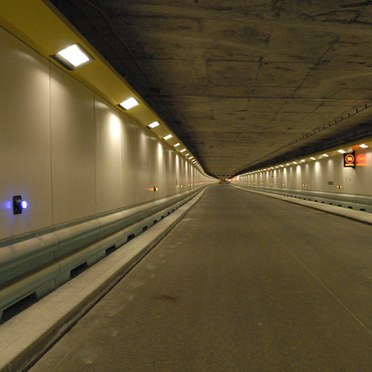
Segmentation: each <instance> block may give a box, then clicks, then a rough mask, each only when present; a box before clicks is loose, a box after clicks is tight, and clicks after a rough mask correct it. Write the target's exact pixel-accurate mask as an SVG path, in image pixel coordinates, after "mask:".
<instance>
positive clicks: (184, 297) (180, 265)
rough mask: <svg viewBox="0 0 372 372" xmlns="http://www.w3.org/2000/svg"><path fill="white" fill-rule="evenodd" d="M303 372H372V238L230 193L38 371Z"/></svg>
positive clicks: (145, 265)
mask: <svg viewBox="0 0 372 372" xmlns="http://www.w3.org/2000/svg"><path fill="white" fill-rule="evenodd" d="M124 249H125V248H124ZM292 370H293V371H347V372H350V371H372V228H371V226H368V225H365V224H361V223H358V222H354V221H351V220H348V219H345V218H341V217H338V216H335V215H331V214H327V213H324V212H320V211H317V210H313V209H310V208H305V207H302V206H298V205H294V204H291V203H286V202H283V201H280V200H276V199H272V198H269V197H265V196H261V195H257V194H253V193H249V192H245V191H242V190H239V189H235V188H233V187H232V186H229V185H216V186H213V187H210V188H208V189H207V190H206V192H205V194H204V196H203V197H202V198H201V200H200V201H199V202H198V203H197V204H196V205H195V206H194V207H193V208H192V209H191V210H190V211H189V213H188V214H187V215H186V217H185V218H184V219H183V220H182V221H181V222H180V223H179V224H178V225H177V226H176V228H175V229H174V230H173V231H171V232H170V233H169V234H168V235H167V236H166V237H165V238H164V239H163V240H162V241H161V242H160V244H159V245H158V246H157V247H155V248H154V250H153V251H152V252H150V253H149V254H148V255H147V256H146V257H145V258H144V259H143V260H142V261H141V262H140V263H139V264H138V265H137V266H136V267H135V268H134V269H133V270H132V271H131V272H130V273H129V274H128V275H127V276H126V277H125V278H124V279H123V280H122V281H121V282H120V283H119V284H118V285H117V286H116V287H115V288H114V289H113V290H112V291H111V292H110V293H109V294H108V295H106V297H105V298H104V299H103V300H102V301H101V302H100V303H98V304H97V305H96V306H95V307H94V308H93V309H92V310H91V311H90V312H89V313H88V314H87V315H86V316H85V317H84V318H83V319H82V320H81V321H80V322H79V323H78V324H77V325H76V326H75V327H73V328H72V329H71V330H70V331H69V332H68V333H67V334H66V335H65V336H64V338H63V339H61V340H60V342H58V343H57V344H56V345H55V346H54V347H53V348H52V349H51V350H50V351H49V352H48V353H47V354H46V355H45V356H44V357H43V358H42V359H41V360H40V361H39V362H37V364H36V365H35V366H34V367H33V368H32V369H31V371H33V372H36V371H69V372H73V371H292Z"/></svg>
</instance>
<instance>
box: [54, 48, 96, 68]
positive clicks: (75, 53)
mask: <svg viewBox="0 0 372 372" xmlns="http://www.w3.org/2000/svg"><path fill="white" fill-rule="evenodd" d="M53 58H54V59H56V60H57V61H58V62H60V63H62V65H64V66H65V67H67V68H68V69H70V70H75V69H77V68H79V67H82V66H84V65H86V64H88V63H89V62H92V61H93V57H92V56H90V55H89V53H88V52H87V51H85V50H84V49H83V47H81V46H80V45H78V44H73V45H70V46H68V47H67V48H65V49H62V50H60V51H59V52H57V53H56V54H55V55H54V56H53Z"/></svg>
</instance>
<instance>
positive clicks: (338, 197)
mask: <svg viewBox="0 0 372 372" xmlns="http://www.w3.org/2000/svg"><path fill="white" fill-rule="evenodd" d="M237 186H239V187H242V188H245V189H249V190H252V191H261V192H267V193H272V194H276V195H282V196H288V197H292V198H297V199H302V200H309V201H314V202H318V203H323V204H329V205H334V206H338V207H343V208H348V209H353V210H357V211H364V212H369V213H372V197H370V196H367V195H352V194H339V193H330V192H320V191H310V190H306V191H303V190H291V189H273V188H266V187H252V186H244V185H237Z"/></svg>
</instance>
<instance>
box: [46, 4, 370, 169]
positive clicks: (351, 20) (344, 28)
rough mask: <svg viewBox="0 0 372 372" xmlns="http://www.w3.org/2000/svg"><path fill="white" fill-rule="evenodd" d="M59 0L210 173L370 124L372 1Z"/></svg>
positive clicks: (366, 130) (361, 134)
mask: <svg viewBox="0 0 372 372" xmlns="http://www.w3.org/2000/svg"><path fill="white" fill-rule="evenodd" d="M51 3H53V4H54V5H55V7H56V8H58V10H59V11H60V12H61V13H62V14H63V15H64V16H65V17H66V18H67V19H68V20H69V21H70V22H71V23H72V24H73V25H74V26H75V27H76V28H77V29H78V31H79V32H80V33H81V34H82V35H83V36H84V37H85V38H86V39H87V40H88V41H90V43H91V44H92V45H93V46H94V47H95V48H96V49H97V50H98V51H99V52H100V53H101V54H102V55H103V56H104V57H105V59H106V60H107V61H108V62H109V63H110V64H111V65H112V66H113V67H114V68H115V69H116V70H117V71H118V72H119V73H120V74H121V75H122V76H123V77H125V79H126V80H127V81H128V82H129V83H130V84H131V85H132V86H133V87H134V88H135V89H136V91H137V92H138V93H139V94H140V95H141V96H142V98H143V99H145V101H146V102H147V103H148V104H149V105H150V106H151V107H152V108H153V109H154V111H155V112H157V114H158V115H159V116H160V117H161V118H162V119H163V120H164V121H165V122H166V123H167V125H168V126H169V127H170V128H171V129H172V130H173V131H174V133H175V134H176V135H177V136H178V137H179V138H180V139H181V140H182V141H183V142H184V144H185V145H186V146H187V147H188V148H189V150H191V152H192V153H193V154H194V155H195V156H196V157H197V158H198V160H199V161H200V163H201V164H202V166H203V168H204V169H205V171H206V172H207V173H209V174H211V175H216V176H220V175H235V174H239V173H242V172H243V171H248V170H253V169H255V168H258V167H260V166H267V165H270V164H272V163H275V162H279V161H284V160H287V159H291V158H293V157H300V156H305V155H307V154H310V153H314V152H318V151H321V150H323V149H325V148H329V147H332V146H337V145H339V144H343V143H345V142H350V141H353V140H358V139H362V138H366V137H370V136H372V105H371V104H372V1H360V0H356V1H355V0H348V1H342V0H341V1H334V0H327V1H324V0H316V1H312V0H304V1H295V0H272V1H264V0H249V1H248V0H234V1H233V0H229V1H221V0H193V1H191V0H51Z"/></svg>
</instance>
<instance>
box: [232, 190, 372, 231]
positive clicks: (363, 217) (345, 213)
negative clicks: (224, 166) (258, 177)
mask: <svg viewBox="0 0 372 372" xmlns="http://www.w3.org/2000/svg"><path fill="white" fill-rule="evenodd" d="M232 186H234V187H236V188H237V189H240V190H243V191H248V192H253V193H255V194H260V195H263V196H269V197H270V198H275V199H280V200H283V201H285V202H288V203H292V204H299V205H302V206H304V207H307V208H312V209H317V210H321V211H323V212H326V213H331V214H335V215H337V216H340V217H344V218H348V219H350V220H354V221H357V222H362V223H365V224H367V225H372V214H371V213H368V212H363V211H355V210H352V209H346V208H342V207H337V206H334V205H328V204H321V203H317V202H314V201H308V200H301V199H296V198H294V197H293V198H291V197H288V196H282V195H277V194H272V193H269V192H263V191H255V190H252V189H247V188H244V187H241V186H237V185H232Z"/></svg>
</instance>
